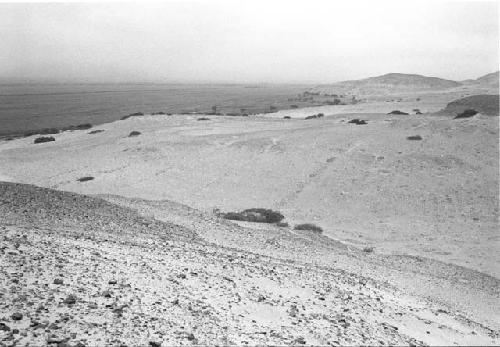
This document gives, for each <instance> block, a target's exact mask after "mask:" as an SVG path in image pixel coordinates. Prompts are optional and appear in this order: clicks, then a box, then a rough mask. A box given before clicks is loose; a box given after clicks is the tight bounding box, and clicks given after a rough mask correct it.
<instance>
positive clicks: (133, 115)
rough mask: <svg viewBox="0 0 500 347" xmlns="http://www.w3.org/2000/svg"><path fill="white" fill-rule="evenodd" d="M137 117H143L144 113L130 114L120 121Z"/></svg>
mask: <svg viewBox="0 0 500 347" xmlns="http://www.w3.org/2000/svg"><path fill="white" fill-rule="evenodd" d="M138 116H144V113H142V112H136V113H131V114H129V115H127V116H123V117H122V118H120V119H121V120H125V119H127V118H130V117H138Z"/></svg>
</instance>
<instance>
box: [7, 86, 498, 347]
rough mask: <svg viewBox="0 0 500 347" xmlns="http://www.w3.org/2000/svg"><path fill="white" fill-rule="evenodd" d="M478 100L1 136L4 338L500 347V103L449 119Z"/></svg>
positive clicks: (417, 99)
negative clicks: (44, 138)
mask: <svg viewBox="0 0 500 347" xmlns="http://www.w3.org/2000/svg"><path fill="white" fill-rule="evenodd" d="M497 83H498V82H497ZM474 94H497V95H498V84H497V85H496V88H493V89H491V88H490V89H488V88H486V87H484V88H483V87H481V88H480V87H478V86H477V85H470V86H469V85H464V86H461V87H456V88H450V89H446V90H433V91H425V92H407V93H401V94H398V95H396V96H394V95H390V96H389V95H383V96H380V95H378V96H375V95H370V96H366V97H364V98H363V99H364V101H363V102H361V103H358V104H355V105H335V106H318V107H309V108H301V109H292V110H282V111H279V112H277V113H270V114H265V115H255V116H249V117H224V116H206V117H205V118H208V120H204V121H201V120H198V118H200V117H201V116H200V115H192V116H190V115H170V116H167V115H144V116H140V117H130V118H128V119H126V120H121V121H116V122H112V123H107V124H102V125H99V126H95V127H94V128H92V129H91V130H102V132H98V133H94V134H90V133H89V132H90V130H86V131H71V132H63V133H60V134H56V135H52V136H54V138H55V141H53V142H47V143H41V144H34V143H33V140H34V138H36V137H37V136H31V137H26V138H18V139H14V140H12V141H3V142H0V180H2V181H5V182H4V183H2V184H0V230H1V233H0V238H1V244H0V264H1V265H0V270H1V276H0V283H1V286H0V288H1V289H0V345H5V346H12V345H16V344H18V345H23V344H27V343H31V344H33V345H40V344H54V345H58V346H84V345H91V346H98V345H103V344H107V345H116V346H120V345H150V346H160V345H163V346H168V345H191V344H202V345H206V344H212V345H213V344H219V345H230V344H237V345H245V344H247V345H257V344H258V345H262V344H271V345H284V344H295V345H301V344H302V345H303V344H307V345H311V344H312V345H346V344H347V345H359V344H363V345H365V344H370V345H373V344H375V345H427V344H430V345H498V344H500V285H499V284H500V256H499V254H500V253H499V252H498V248H499V237H500V235H499V233H498V226H499V225H498V224H499V219H498V198H499V197H498V194H499V191H498V174H499V172H498V170H499V157H498V155H499V151H498V140H499V123H498V122H499V118H498V114H496V116H495V115H485V114H481V113H479V114H477V115H475V116H473V117H471V118H463V119H453V117H454V114H449V113H446V112H444V113H443V112H442V113H439V112H438V111H440V110H442V109H444V108H445V107H446V105H447V103H449V102H451V101H453V100H456V99H460V98H462V97H463V96H467V95H474ZM415 109H419V110H420V111H421V112H422V114H418V115H417V114H415V111H414V110H415ZM393 110H401V111H404V112H408V113H410V114H409V115H389V114H388V113H389V112H390V111H393ZM138 111H140V110H138ZM318 113H323V114H324V117H322V118H316V119H308V120H305V119H304V118H305V117H306V116H310V115H314V114H318ZM285 116H289V117H290V119H284V118H283V117H285ZM354 118H359V119H363V120H366V122H367V124H364V125H355V124H351V123H348V121H349V120H352V119H354ZM132 131H138V132H140V135H138V136H134V137H129V136H128V135H129V133H130V132H132ZM416 135H419V136H420V137H421V140H408V139H407V138H408V137H409V136H416ZM86 176H91V177H93V178H94V179H93V180H88V181H85V182H80V181H78V179H79V178H82V177H86ZM13 182H16V183H13ZM33 185H34V186H33ZM75 193H76V194H75ZM252 207H259V208H260V207H262V208H269V209H273V210H277V211H280V212H281V213H282V214H283V215H284V216H285V219H284V221H285V222H287V223H288V224H289V227H286V226H285V227H279V226H276V225H274V224H263V223H250V222H236V221H229V220H225V219H222V218H220V217H219V216H218V214H217V211H222V212H230V211H240V210H243V209H247V208H252ZM299 223H314V224H316V225H318V226H320V227H322V228H323V230H324V231H323V233H322V234H319V233H312V232H309V231H298V230H294V229H293V226H294V225H296V224H299Z"/></svg>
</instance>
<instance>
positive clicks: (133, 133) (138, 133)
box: [128, 130, 141, 137]
mask: <svg viewBox="0 0 500 347" xmlns="http://www.w3.org/2000/svg"><path fill="white" fill-rule="evenodd" d="M140 134H141V133H140V132H139V131H135V130H134V131H132V132H131V133H130V134H128V137H134V136H139V135H140Z"/></svg>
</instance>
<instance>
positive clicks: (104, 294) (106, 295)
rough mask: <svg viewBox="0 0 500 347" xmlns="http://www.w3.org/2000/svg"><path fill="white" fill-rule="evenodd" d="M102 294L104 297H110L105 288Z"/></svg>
mask: <svg viewBox="0 0 500 347" xmlns="http://www.w3.org/2000/svg"><path fill="white" fill-rule="evenodd" d="M102 296H104V297H105V298H110V297H111V292H110V291H109V290H105V291H103V292H102Z"/></svg>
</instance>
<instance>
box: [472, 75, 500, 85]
mask: <svg viewBox="0 0 500 347" xmlns="http://www.w3.org/2000/svg"><path fill="white" fill-rule="evenodd" d="M499 75H500V71H497V72H492V73H489V74H487V75H484V76H481V77H479V78H477V79H476V81H477V82H478V83H481V84H488V85H491V86H497V87H498V78H499Z"/></svg>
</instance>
